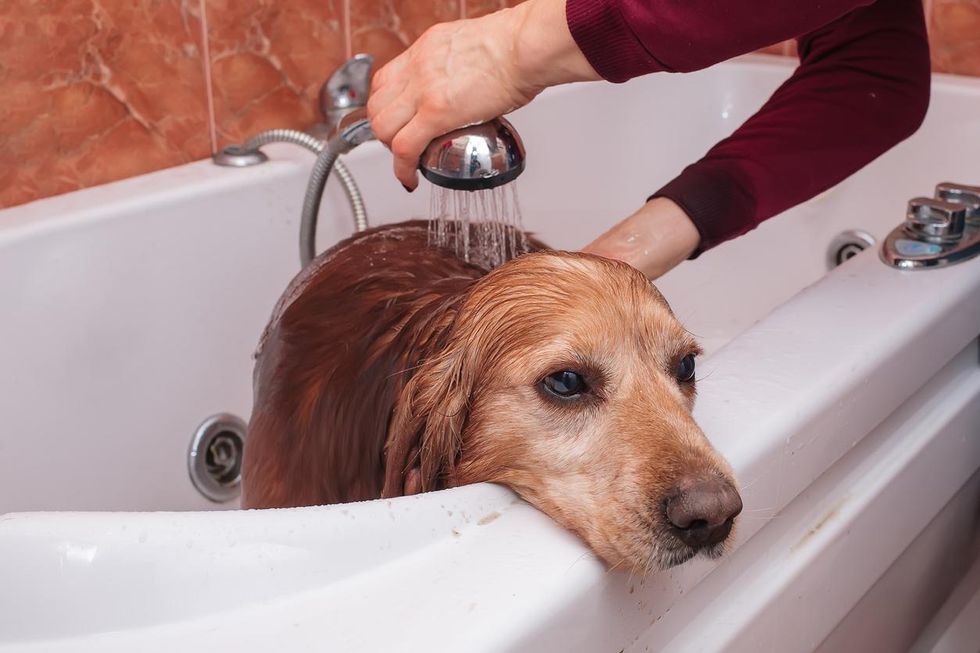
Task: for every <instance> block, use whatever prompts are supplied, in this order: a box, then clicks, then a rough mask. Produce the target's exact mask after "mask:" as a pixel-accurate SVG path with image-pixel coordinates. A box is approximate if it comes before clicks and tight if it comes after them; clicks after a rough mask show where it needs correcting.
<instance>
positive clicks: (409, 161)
mask: <svg viewBox="0 0 980 653" xmlns="http://www.w3.org/2000/svg"><path fill="white" fill-rule="evenodd" d="M446 131H447V130H446V129H441V128H440V127H439V126H437V125H434V124H433V123H432V122H431V121H428V120H426V119H425V117H424V116H423V115H422V114H415V116H414V117H413V118H412V119H411V120H410V121H409V123H408V124H407V125H405V126H404V127H402V128H401V130H400V131H399V132H398V133H397V134H396V135H395V137H394V138H393V139H392V141H391V153H392V154H393V155H394V157H395V176H396V177H398V181H400V182H401V183H402V185H403V186H405V187H406V188H407V189H409V190H415V187H416V186H418V175H417V174H416V170H417V169H418V166H419V157H421V156H422V152H423V151H424V150H425V147H426V146H427V145H428V144H429V142H430V141H431V140H432V139H433V138H436V137H437V136H439V135H440V134H443V133H445V132H446Z"/></svg>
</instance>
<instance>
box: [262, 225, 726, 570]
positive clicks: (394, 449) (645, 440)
mask: <svg viewBox="0 0 980 653" xmlns="http://www.w3.org/2000/svg"><path fill="white" fill-rule="evenodd" d="M527 242H528V243H529V247H528V249H529V250H530V252H529V253H526V254H523V255H520V256H516V257H513V258H510V260H507V261H506V262H505V263H503V264H502V265H500V266H498V267H496V268H495V269H492V270H488V269H486V267H484V266H481V265H479V264H477V263H471V262H466V261H465V260H463V257H459V256H457V255H456V254H455V253H454V252H452V251H449V250H447V249H446V248H439V247H433V246H432V245H431V244H430V242H429V238H428V228H427V223H426V222H425V221H409V222H404V223H400V224H396V225H389V226H382V227H377V228H374V229H371V230H368V231H364V232H361V233H359V234H356V235H355V236H353V237H351V238H348V239H347V240H344V241H342V242H340V243H339V244H337V245H336V246H335V247H333V248H331V249H330V250H328V251H326V252H324V253H323V254H321V255H320V256H319V257H318V258H317V259H316V260H315V261H314V262H313V264H311V265H310V266H309V267H308V268H307V269H306V270H304V271H303V272H301V273H300V275H299V276H298V277H297V278H296V279H294V281H293V282H292V283H291V284H290V287H289V288H287V290H286V292H285V293H284V295H283V297H282V298H281V299H280V302H279V305H278V306H277V307H276V309H275V311H274V312H273V315H272V319H271V320H270V322H269V325H268V327H267V328H266V330H265V333H264V334H263V336H262V339H261V341H260V344H259V348H258V350H257V353H256V365H255V373H254V409H253V412H252V416H251V420H250V423H249V429H248V436H247V438H246V443H245V455H244V462H243V486H244V487H243V506H244V507H246V508H271V507H290V506H306V505H317V504H330V503H341V502H349V501H360V500H366V499H376V498H379V497H396V496H402V495H410V494H416V493H419V492H427V491H431V490H438V489H442V488H450V487H456V486H460V485H466V484H469V483H477V482H494V483H502V484H504V485H507V486H509V487H510V488H512V489H513V490H514V491H516V492H517V493H518V494H519V495H520V496H521V497H523V498H524V499H525V500H527V501H528V502H529V503H531V504H532V505H534V506H536V507H537V508H538V509H540V510H541V511H543V512H544V513H546V514H547V515H549V516H550V517H551V518H553V519H554V520H555V521H557V522H558V523H559V524H561V525H562V526H564V527H565V528H567V529H569V530H571V531H573V532H574V533H576V534H578V535H579V536H580V537H581V538H582V539H583V540H584V541H585V542H586V543H587V544H588V545H589V546H590V547H591V548H592V549H593V550H594V551H595V552H596V553H597V554H598V556H599V557H601V558H602V559H603V560H604V561H605V562H606V563H607V564H608V565H610V566H614V565H621V564H622V565H627V566H629V567H630V568H632V569H641V570H644V571H649V570H651V569H653V568H657V567H659V568H662V569H665V568H668V567H670V566H673V565H675V564H679V563H681V562H684V561H686V560H688V559H689V558H691V557H692V556H694V555H696V554H698V553H699V552H700V553H704V554H705V555H707V556H709V557H716V556H718V555H721V553H722V552H723V550H724V547H725V543H726V542H727V541H728V540H729V539H730V532H731V530H732V527H733V523H734V521H735V517H736V516H737V515H738V513H739V511H740V510H741V507H742V504H741V499H740V497H739V494H738V491H737V490H736V485H735V481H734V477H733V474H732V471H731V469H730V467H729V466H728V464H727V462H726V461H725V460H724V459H723V458H722V457H721V456H720V455H719V454H718V453H717V452H716V451H715V450H714V448H713V447H712V446H711V444H710V443H709V442H708V440H707V439H706V438H705V436H704V434H703V433H702V432H701V430H700V429H699V428H698V426H697V425H696V424H695V422H694V420H693V418H692V417H691V409H692V406H693V402H694V397H695V366H694V361H695V357H696V356H697V355H698V354H699V353H700V349H699V347H698V345H697V343H696V342H695V340H694V339H693V338H692V336H691V335H690V334H689V333H688V332H687V331H686V330H685V329H684V328H683V327H682V326H681V325H680V323H679V322H678V321H677V319H676V318H675V317H674V315H673V313H672V312H671V310H670V307H669V306H668V304H667V302H666V300H665V299H664V297H663V296H662V295H661V294H660V292H659V291H658V290H657V289H656V288H655V287H654V286H653V285H652V284H651V283H650V282H649V281H648V280H647V279H646V278H645V277H644V276H643V275H642V274H641V273H640V272H639V271H637V270H635V269H634V268H632V267H630V266H628V265H627V264H625V263H621V262H618V261H613V260H609V259H605V258H601V257H598V256H593V255H588V254H583V253H573V252H561V251H552V250H549V249H547V248H546V247H545V246H544V245H542V244H541V243H540V242H538V241H536V240H534V239H533V238H531V239H530V240H528V241H527Z"/></svg>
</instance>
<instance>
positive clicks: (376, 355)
mask: <svg viewBox="0 0 980 653" xmlns="http://www.w3.org/2000/svg"><path fill="white" fill-rule="evenodd" d="M427 237H428V233H427V223H426V222H424V221H412V222H406V223H401V224H398V225H391V226H384V227H379V228H375V229H372V230H369V231H366V232H363V233H360V234H357V235H355V236H353V237H351V238H349V239H347V240H345V241H342V242H341V243H339V244H337V245H336V246H335V247H333V248H332V249H330V250H328V251H327V252H325V253H324V254H322V255H321V256H320V257H318V258H317V259H316V260H315V261H314V262H313V263H312V264H311V265H310V266H309V267H308V268H307V269H306V270H304V271H303V272H302V273H300V275H298V276H297V278H296V279H295V280H294V281H293V282H292V284H290V287H289V288H288V289H287V290H286V292H285V293H284V295H283V298H282V300H280V303H279V306H277V308H276V311H275V312H274V314H273V316H272V319H271V321H270V323H269V326H268V327H267V328H266V332H265V334H264V335H263V337H262V341H261V342H260V345H259V350H258V352H257V353H256V366H255V377H254V400H255V405H254V408H253V411H252V417H251V420H250V423H249V434H248V438H247V439H246V445H245V460H244V469H243V477H244V485H245V489H244V496H243V501H242V503H243V505H244V506H245V507H249V508H264V507H286V506H300V505H314V504H324V503H338V502H347V501H358V500H364V499H371V498H377V497H379V496H380V495H381V489H382V486H383V482H384V460H383V456H384V447H385V441H386V436H387V429H388V423H389V420H390V417H391V412H392V407H393V403H394V401H395V399H396V397H397V396H398V393H399V392H400V390H401V388H402V387H403V386H404V384H405V383H406V382H407V381H408V379H409V378H410V376H411V373H412V370H413V368H415V367H416V366H417V365H418V364H419V362H420V361H421V360H424V359H425V358H426V356H427V355H429V354H431V353H432V352H433V351H436V350H438V348H439V345H440V343H439V340H440V339H441V338H443V337H444V336H445V334H446V332H447V330H448V327H449V326H450V325H449V324H444V323H443V322H446V321H448V320H451V319H452V316H453V315H455V312H454V311H452V310H447V309H448V308H451V307H450V306H448V305H449V304H452V303H454V302H457V301H459V300H460V298H461V297H462V296H463V293H464V292H465V290H466V289H467V288H468V287H469V285H470V284H471V283H472V282H473V281H474V280H475V279H478V278H479V277H480V276H482V275H483V274H485V273H486V270H484V269H481V268H480V267H477V266H475V265H470V264H468V263H465V262H463V261H461V260H460V259H458V258H457V257H455V256H452V255H451V254H449V253H448V252H446V251H445V250H439V249H435V248H431V247H429V246H428V245H427Z"/></svg>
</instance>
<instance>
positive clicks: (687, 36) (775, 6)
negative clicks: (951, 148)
mask: <svg viewBox="0 0 980 653" xmlns="http://www.w3.org/2000/svg"><path fill="white" fill-rule="evenodd" d="M566 13H567V16H568V23H569V27H570V29H571V32H572V35H573V37H574V38H575V40H576V43H577V44H578V45H579V47H580V48H581V49H582V52H583V53H584V54H585V55H586V57H587V58H588V59H589V62H590V63H591V64H592V66H593V67H594V68H595V69H596V71H597V72H599V73H600V74H601V75H602V76H603V77H605V78H606V79H608V80H610V81H625V80H627V79H630V78H632V77H637V76H639V75H643V74H646V73H650V72H658V71H670V72H683V71H690V70H697V69H699V68H704V67H706V66H710V65H712V64H715V63H718V62H719V61H723V60H725V59H728V58H731V57H733V56H736V55H739V54H744V53H746V52H751V51H754V50H757V49H759V48H761V47H764V46H766V45H770V44H772V43H776V42H779V41H782V40H785V39H787V38H797V41H798V45H799V53H800V66H799V68H797V70H796V72H795V73H794V74H793V76H792V77H791V78H790V79H789V80H787V81H786V82H785V83H784V84H783V85H782V86H781V87H780V88H779V89H778V90H777V91H776V92H775V93H774V94H773V96H772V97H771V98H770V99H769V101H768V102H766V104H765V105H764V106H763V107H762V109H760V110H759V112H758V113H756V114H755V115H754V116H752V117H751V118H750V119H749V120H748V121H746V122H745V124H743V125H742V126H741V127H739V129H738V130H736V132H735V133H734V134H732V136H730V137H729V138H727V139H725V140H723V141H722V142H720V143H718V144H717V145H715V146H714V147H713V148H711V150H709V151H708V153H707V154H706V155H705V156H704V158H702V159H701V160H700V161H697V162H696V163H694V164H692V165H690V166H688V167H687V168H685V169H684V170H683V172H681V174H680V175H679V176H677V177H676V178H675V179H673V180H672V181H670V182H669V183H668V184H667V185H666V186H664V187H663V188H662V189H660V190H659V191H657V192H656V193H655V194H654V195H653V196H652V197H660V196H663V197H669V198H670V199H672V200H674V201H675V202H677V204H679V205H680V206H681V207H682V208H683V209H684V210H685V212H686V213H687V214H688V215H689V216H690V217H691V219H692V220H693V221H694V223H695V225H696V226H697V228H698V231H699V232H700V233H701V245H700V248H699V250H698V252H697V253H700V252H701V251H704V250H706V249H709V248H711V247H713V246H715V245H717V244H719V243H721V242H723V241H725V240H728V239H730V238H734V237H735V236H738V235H740V234H743V233H745V232H746V231H749V230H751V229H753V228H755V227H756V226H758V225H759V223H761V222H762V221H763V220H766V219H767V218H770V217H772V216H774V215H776V214H778V213H781V212H782V211H785V210H786V209H788V208H791V207H792V206H795V205H796V204H799V203H801V202H804V201H806V200H807V199H809V198H811V197H813V196H815V195H817V194H819V193H821V192H822V191H824V190H826V189H827V188H830V187H831V186H833V185H834V184H837V183H838V182H840V181H842V180H843V179H845V178H846V177H848V176H849V175H851V174H853V173H854V172H856V171H857V170H859V169H860V168H862V167H863V166H865V165H867V164H868V163H870V162H871V161H872V160H874V159H875V158H876V157H878V156H879V155H881V154H882V153H883V152H885V151H886V150H888V149H889V148H891V147H892V146H894V145H895V144H896V143H898V142H900V141H901V140H903V139H905V138H907V137H908V136H909V135H911V134H912V133H913V132H914V131H915V130H916V129H917V128H918V126H919V125H920V124H921V122H922V119H923V117H924V116H925V112H926V108H927V107H928V103H929V79H930V65H929V46H928V40H927V37H926V29H925V21H924V18H923V12H922V3H921V0H877V2H873V3H869V2H867V1H863V2H862V1H860V0H849V1H847V0H823V1H822V2H800V1H799V0H727V1H723V0H567V4H566ZM697 253H696V254H697Z"/></svg>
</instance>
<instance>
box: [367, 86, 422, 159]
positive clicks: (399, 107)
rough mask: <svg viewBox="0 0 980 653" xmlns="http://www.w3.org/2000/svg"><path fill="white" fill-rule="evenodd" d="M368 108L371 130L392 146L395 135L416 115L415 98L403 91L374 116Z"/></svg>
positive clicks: (379, 138)
mask: <svg viewBox="0 0 980 653" xmlns="http://www.w3.org/2000/svg"><path fill="white" fill-rule="evenodd" d="M370 111H371V110H370V108H369V109H368V117H369V118H370V119H371V131H373V132H374V135H375V136H376V137H377V139H378V140H379V141H381V142H382V143H384V144H385V145H387V146H388V147H391V144H392V141H393V140H394V138H395V135H396V134H397V133H398V132H399V131H401V129H402V128H403V127H404V126H405V125H407V124H408V123H409V121H410V120H411V119H412V118H414V117H415V112H416V109H415V101H414V98H411V97H408V96H407V94H406V93H403V94H402V95H401V96H400V97H399V98H397V99H396V100H394V101H393V102H390V103H389V104H388V105H387V106H385V107H384V108H383V109H381V111H380V112H379V113H378V114H377V115H375V116H372V115H371V113H370Z"/></svg>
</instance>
